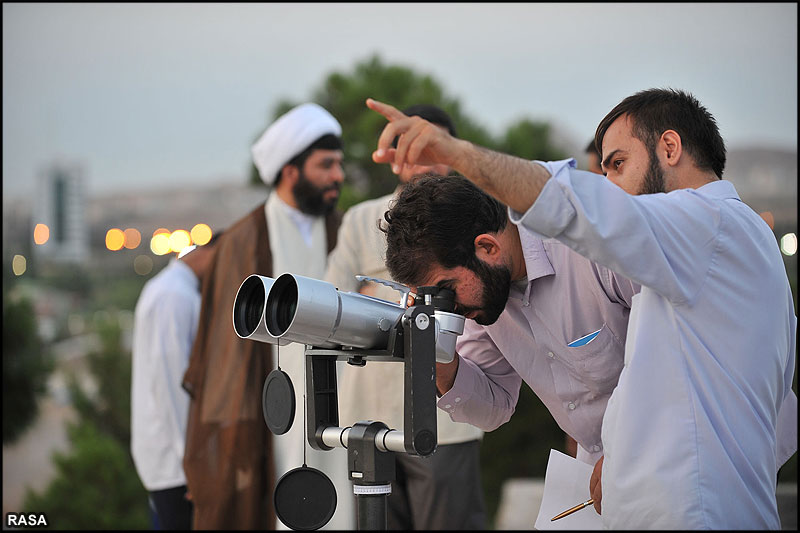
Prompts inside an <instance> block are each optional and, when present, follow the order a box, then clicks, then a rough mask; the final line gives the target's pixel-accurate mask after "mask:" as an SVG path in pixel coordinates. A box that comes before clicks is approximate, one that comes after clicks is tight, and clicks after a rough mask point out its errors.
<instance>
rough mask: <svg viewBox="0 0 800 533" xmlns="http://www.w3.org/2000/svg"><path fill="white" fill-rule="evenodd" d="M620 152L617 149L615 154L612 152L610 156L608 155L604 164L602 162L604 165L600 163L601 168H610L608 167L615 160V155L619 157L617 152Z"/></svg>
mask: <svg viewBox="0 0 800 533" xmlns="http://www.w3.org/2000/svg"><path fill="white" fill-rule="evenodd" d="M619 151H620V150H619V149H617V150H614V151H613V152H611V153H610V154H608V157H606V158H605V159H604V160H603V162H602V163H600V166H601V167H602V168H608V165H609V163H611V160H612V159H614V156H615V155H617V152H619Z"/></svg>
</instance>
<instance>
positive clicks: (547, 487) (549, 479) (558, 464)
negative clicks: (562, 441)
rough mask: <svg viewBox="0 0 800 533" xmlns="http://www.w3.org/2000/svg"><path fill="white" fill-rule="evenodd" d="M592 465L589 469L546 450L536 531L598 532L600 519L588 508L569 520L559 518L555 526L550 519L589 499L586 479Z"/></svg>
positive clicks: (579, 462) (590, 472) (572, 515)
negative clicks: (547, 457)
mask: <svg viewBox="0 0 800 533" xmlns="http://www.w3.org/2000/svg"><path fill="white" fill-rule="evenodd" d="M592 470H594V466H593V465H589V464H586V463H583V462H581V461H578V460H577V459H574V458H572V457H570V456H569V455H565V454H563V453H561V452H559V451H557V450H550V458H549V459H548V461H547V472H546V473H545V475H544V495H543V496H542V505H541V507H539V516H538V517H537V518H536V524H535V525H534V528H536V529H602V528H603V523H602V520H601V518H600V515H599V514H597V511H595V510H594V505H589V506H588V507H585V508H583V509H581V510H580V511H576V512H574V513H572V514H571V515H569V516H565V517H564V518H559V519H558V520H556V521H555V522H551V521H550V519H551V518H553V517H554V516H556V515H557V514H559V513H562V512H564V511H566V510H567V509H569V508H570V507H574V506H576V505H578V504H579V503H582V502H585V501H586V500H588V499H589V498H591V496H590V494H589V478H590V477H591V476H592Z"/></svg>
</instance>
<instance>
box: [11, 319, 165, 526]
mask: <svg viewBox="0 0 800 533" xmlns="http://www.w3.org/2000/svg"><path fill="white" fill-rule="evenodd" d="M98 335H99V336H100V341H101V342H100V349H99V350H98V351H96V352H91V353H89V354H87V360H88V366H89V372H90V375H91V378H92V380H93V381H94V383H95V384H96V385H97V388H96V390H93V391H92V392H90V393H87V392H86V391H85V390H84V389H83V388H81V387H80V386H79V385H78V382H77V380H76V379H75V377H74V376H73V377H72V378H71V380H70V385H69V390H70V395H71V399H72V404H73V407H74V408H75V410H76V411H77V413H78V415H79V421H78V423H76V424H73V425H71V426H70V427H69V440H70V445H71V448H70V452H69V453H68V454H66V455H65V454H58V453H57V454H55V455H54V462H55V465H56V470H57V472H56V477H55V479H54V480H53V481H52V482H51V484H50V485H49V486H48V488H47V489H46V490H45V491H44V492H43V493H42V494H37V493H33V492H30V491H29V492H28V493H27V494H26V497H25V501H24V503H23V508H24V510H25V511H24V512H44V513H46V514H47V516H48V519H49V520H50V524H51V525H52V527H55V528H58V529H104V530H108V529H113V530H118V529H147V528H148V527H149V525H150V523H149V511H148V506H147V492H146V491H145V489H144V487H143V486H142V483H141V481H140V480H139V477H138V475H137V473H136V469H135V467H134V464H133V459H132V458H131V455H130V451H129V450H130V389H131V355H130V352H129V351H127V350H124V349H123V347H122V343H121V339H122V331H121V329H120V327H119V325H118V324H117V323H116V321H108V322H105V323H101V324H99V325H98Z"/></svg>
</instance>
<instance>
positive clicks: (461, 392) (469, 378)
mask: <svg viewBox="0 0 800 533" xmlns="http://www.w3.org/2000/svg"><path fill="white" fill-rule="evenodd" d="M476 386H477V379H476V376H475V369H474V368H472V366H471V365H468V364H464V359H463V358H462V359H461V361H459V364H458V371H456V379H455V381H453V386H452V387H450V390H449V391H447V392H445V393H444V394H442V396H441V398H439V400H438V401H437V402H436V405H437V406H438V407H439V408H440V409H442V410H444V411H446V412H447V414H449V415H450V417H451V418H452V416H453V413H455V412H456V409H458V408H460V407H461V406H462V405H464V404H465V403H466V401H467V400H469V398H470V397H471V395H472V394H471V392H472V391H474V390H475V387H476ZM454 420H455V419H454ZM457 421H460V420H457Z"/></svg>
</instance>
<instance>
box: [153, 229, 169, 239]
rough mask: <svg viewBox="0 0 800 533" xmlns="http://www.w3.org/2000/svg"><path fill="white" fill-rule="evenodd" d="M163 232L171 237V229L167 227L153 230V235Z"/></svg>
mask: <svg viewBox="0 0 800 533" xmlns="http://www.w3.org/2000/svg"><path fill="white" fill-rule="evenodd" d="M162 233H166V234H167V237H169V230H168V229H167V228H158V229H157V230H155V231H154V232H153V237H155V236H156V235H161V234H162Z"/></svg>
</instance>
